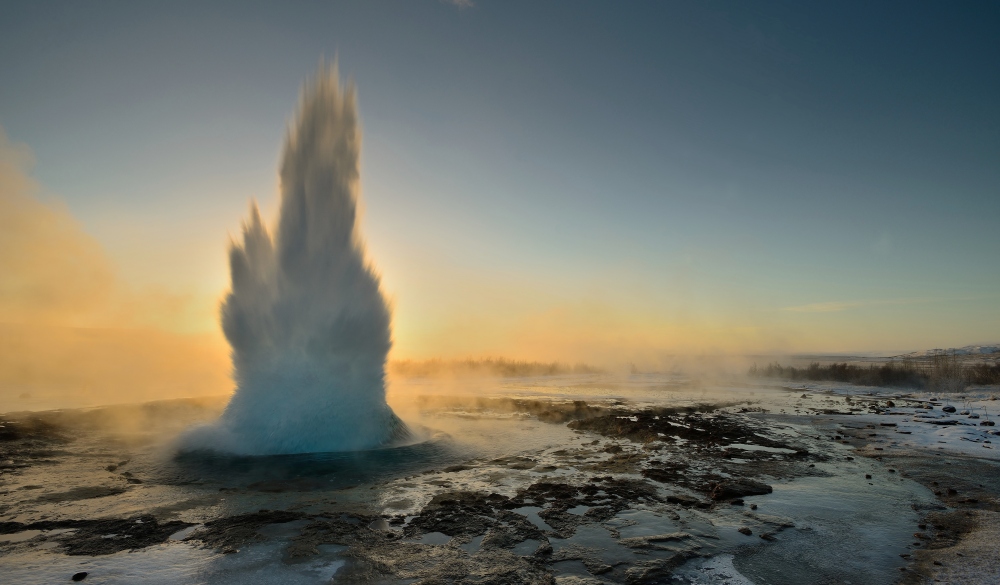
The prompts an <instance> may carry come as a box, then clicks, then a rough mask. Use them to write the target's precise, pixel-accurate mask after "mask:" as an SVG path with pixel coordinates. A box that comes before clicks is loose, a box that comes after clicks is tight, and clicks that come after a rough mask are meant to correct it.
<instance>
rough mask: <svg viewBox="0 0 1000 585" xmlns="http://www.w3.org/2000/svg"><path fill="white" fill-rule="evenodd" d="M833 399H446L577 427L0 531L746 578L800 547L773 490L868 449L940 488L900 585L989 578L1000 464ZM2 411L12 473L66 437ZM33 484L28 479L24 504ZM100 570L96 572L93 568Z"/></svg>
mask: <svg viewBox="0 0 1000 585" xmlns="http://www.w3.org/2000/svg"><path fill="white" fill-rule="evenodd" d="M821 400H823V401H829V402H830V404H829V405H827V404H823V405H812V406H811V407H810V408H811V409H812V410H811V412H810V413H809V414H810V415H812V416H813V420H812V422H813V424H814V426H805V427H802V428H793V427H794V425H793V424H792V422H790V421H798V422H803V421H802V420H800V419H799V418H797V417H795V416H789V415H787V414H786V415H780V414H776V413H766V412H762V410H765V409H763V408H761V407H759V406H757V407H755V406H752V405H734V404H728V403H725V404H716V405H708V404H706V405H695V406H687V407H683V408H651V407H643V408H637V407H634V406H630V405H629V404H627V403H624V402H617V403H616V402H605V403H599V404H598V403H593V404H591V403H587V402H583V401H551V400H519V399H507V398H503V399H495V400H494V399H469V398H442V397H435V398H432V399H427V400H425V401H424V402H423V404H422V407H423V408H425V409H428V410H434V411H435V412H438V413H444V414H448V413H450V414H451V415H454V416H461V417H471V418H475V417H477V416H484V413H489V414H496V413H502V414H514V415H516V416H518V417H523V418H530V419H532V420H536V421H541V422H543V423H545V424H550V425H563V426H566V427H568V429H570V430H571V431H572V435H571V436H572V437H573V440H572V441H562V442H561V443H560V444H557V445H552V446H548V447H546V448H541V449H537V450H534V451H528V452H523V451H522V452H517V451H518V450H517V449H513V450H512V451H514V452H515V453H513V454H510V455H506V456H502V457H492V458H489V457H487V458H483V457H478V458H477V457H473V458H469V459H467V460H462V461H458V462H455V463H453V464H451V465H446V466H443V467H439V468H431V469H424V470H422V471H420V472H419V473H416V474H410V475H406V476H402V477H396V478H391V479H387V480H385V481H382V482H378V483H376V484H373V485H363V486H358V487H351V488H349V489H345V488H339V491H337V492H336V493H333V492H326V491H324V488H323V487H322V482H319V481H318V480H316V479H314V478H308V477H306V478H302V477H292V478H285V479H279V480H266V481H262V482H256V483H253V484H249V485H244V486H238V487H219V488H218V494H219V495H218V496H217V499H216V500H211V502H212V505H205V506H202V507H193V506H181V505H178V506H175V507H173V508H170V507H161V508H160V509H159V510H158V511H157V512H156V513H152V514H151V513H137V514H133V515H124V516H121V515H119V516H115V517H84V518H70V517H65V514H62V515H56V517H53V518H33V519H29V518H28V517H27V516H28V515H26V514H24V513H21V514H20V515H19V514H18V510H15V509H11V505H10V504H6V503H5V504H4V505H3V507H0V513H3V514H7V515H8V517H9V518H17V519H8V520H6V521H3V522H0V535H6V537H5V538H6V540H5V541H0V546H2V547H3V549H2V552H0V564H3V563H4V561H5V559H10V558H16V555H18V554H26V551H31V550H44V551H47V552H48V553H58V554H62V555H66V556H86V557H97V556H101V555H113V554H116V553H120V552H122V551H142V550H145V549H150V548H151V547H156V546H165V545H169V544H170V543H171V542H186V543H189V544H193V545H196V546H199V547H204V548H205V549H208V550H211V551H215V552H216V553H218V554H222V555H236V556H237V558H238V556H239V555H241V554H244V551H246V550H250V549H251V548H252V547H254V546H256V545H258V544H259V543H262V542H265V541H268V540H269V539H273V538H274V537H273V536H269V532H268V530H269V527H273V526H285V527H286V528H285V529H284V532H282V534H283V536H282V538H283V540H282V542H284V543H285V544H284V545H282V547H283V548H282V550H283V552H282V560H281V562H283V563H291V564H294V563H301V562H305V561H308V560H309V559H310V558H314V557H318V556H321V555H324V554H328V553H329V551H331V550H334V551H336V554H337V555H339V558H342V559H343V560H344V561H345V562H343V563H342V564H341V565H338V567H337V569H336V572H335V580H336V582H344V583H383V582H384V583H400V582H405V583H418V584H423V585H429V584H436V583H469V584H471V583H476V584H497V585H500V584H508V583H509V584H514V583H561V584H564V585H571V584H574V583H575V584H597V583H710V582H711V583H724V582H733V583H735V582H739V581H738V579H739V578H742V577H741V576H739V574H738V573H735V574H733V575H728V574H725V573H724V572H719V571H718V570H716V574H715V576H713V575H712V570H713V567H712V566H710V564H708V560H710V559H716V558H722V557H720V556H719V555H731V554H735V553H736V552H737V551H740V550H757V549H760V550H766V547H767V546H769V544H770V543H774V542H777V541H782V540H784V541H786V542H787V543H793V542H794V538H796V536H795V533H798V532H802V531H805V533H808V532H809V531H810V530H814V529H813V528H812V527H811V526H808V525H804V524H803V522H801V521H800V520H799V519H796V518H794V517H788V516H782V515H775V514H769V513H768V511H767V506H766V505H765V504H763V502H764V501H765V500H766V496H767V495H768V494H771V493H772V492H773V491H774V486H776V485H778V483H781V484H782V485H790V484H794V483H795V481H801V480H803V479H805V478H813V479H815V480H817V481H821V482H822V481H826V480H829V481H835V480H836V479H837V475H838V474H842V473H845V472H846V473H855V472H856V473H861V472H862V471H863V470H862V469H861V468H860V467H858V470H857V471H855V470H854V469H853V468H845V467H843V466H845V465H847V466H856V465H859V464H860V459H861V458H862V457H868V458H871V460H872V461H873V462H874V463H876V464H878V465H880V466H881V467H883V468H884V474H883V475H886V476H889V475H891V474H898V476H899V477H900V478H902V479H907V480H912V481H914V482H917V483H919V484H920V485H923V486H926V487H927V488H928V489H929V490H931V492H933V493H934V494H935V495H936V496H937V498H938V501H937V503H934V504H930V505H927V504H919V505H918V504H916V503H915V504H913V508H914V509H915V510H916V512H915V517H919V522H920V524H919V525H916V526H914V532H913V537H912V538H913V540H912V542H911V543H910V544H907V545H906V546H907V548H908V550H907V552H901V553H900V556H899V561H898V565H899V566H898V569H900V570H899V573H898V574H899V579H900V580H901V581H900V582H902V583H923V582H934V580H935V579H939V580H941V581H943V582H955V583H959V582H996V580H990V579H992V577H989V578H987V579H986V580H981V581H975V580H974V577H975V576H979V577H982V576H983V575H989V576H996V575H997V566H996V560H995V559H996V558H997V555H996V552H997V528H996V527H997V514H998V513H1000V510H998V507H1000V499H998V489H1000V473H997V469H996V464H995V463H993V462H989V461H983V460H977V459H971V458H962V457H943V456H940V455H928V454H926V453H925V452H921V451H919V450H918V449H913V450H907V451H905V452H904V451H899V452H898V453H897V452H895V450H894V452H893V453H891V454H890V453H887V452H886V451H885V447H876V446H874V445H875V444H876V443H877V442H878V440H879V439H880V435H884V433H886V432H887V431H886V429H889V428H891V427H882V426H879V424H876V423H867V424H863V423H861V422H854V421H855V420H856V419H858V416H859V414H867V413H871V412H878V411H880V410H885V409H887V408H889V407H886V406H885V404H884V403H881V404H880V403H878V401H874V400H860V399H857V398H853V399H850V400H848V401H847V403H845V404H843V405H842V406H838V405H835V404H833V403H835V402H837V401H842V400H843V399H842V398H840V397H830V396H823V397H821ZM801 402H802V400H800V401H799V403H801ZM838 404H839V403H838ZM792 408H795V406H794V405H793V406H789V409H792ZM805 408H806V407H805V406H802V407H801V409H805ZM914 408H916V407H914ZM798 416H799V417H801V415H798ZM851 417H854V418H851ZM0 424H2V425H3V426H2V427H0V465H2V471H3V473H4V476H2V478H3V479H5V480H7V481H5V482H4V484H5V485H10V484H11V483H12V482H10V481H9V480H10V478H11V477H14V476H16V475H17V474H19V473H21V472H22V471H24V470H26V469H30V468H32V467H39V466H45V465H47V464H48V463H47V462H49V461H53V460H56V459H58V457H59V456H60V453H63V452H66V451H67V450H70V451H71V450H72V449H73V441H74V439H73V437H72V433H71V432H69V431H68V430H67V428H66V427H65V426H60V425H59V424H56V423H53V422H51V421H46V420H45V418H44V417H23V418H21V419H19V420H15V419H12V418H8V419H7V420H4V421H3V422H2V423H0ZM803 429H805V430H803ZM882 438H884V437H882ZM876 449H878V450H876ZM129 468H130V465H129V461H127V460H120V461H116V462H113V463H109V464H107V465H106V472H107V473H108V474H112V475H113V476H114V477H116V478H117V479H116V480H115V482H114V483H112V484H110V485H105V486H96V487H95V486H81V487H77V488H72V489H70V490H65V491H62V492H55V493H52V492H47V493H45V495H44V498H47V499H48V501H49V503H53V502H55V503H56V504H59V503H73V502H77V501H80V500H91V499H92V500H95V501H101V499H104V498H107V499H109V500H111V499H114V498H116V497H118V498H120V497H124V496H122V494H133V493H138V492H134V490H137V489H147V488H150V487H151V486H150V485H149V483H150V482H151V480H150V478H148V477H146V478H145V479H144V478H140V477H138V476H137V475H136V474H133V473H132V472H131V471H129ZM845 469H850V470H849V471H845ZM869 477H870V476H869ZM880 477H881V476H880ZM153 481H154V482H155V480H153ZM875 481H877V480H875ZM143 482H146V483H145V484H144V483H143ZM869 485H873V486H874V481H873V482H870V483H869ZM0 489H2V488H0ZM30 489H31V486H30V485H20V486H19V487H17V490H18V493H19V495H20V498H21V500H22V501H23V500H24V498H23V494H24V493H27V492H29V491H30ZM74 490H76V491H74ZM95 490H96V491H95ZM101 490H104V491H101ZM261 494H265V495H268V496H269V497H270V496H271V495H273V497H274V498H275V499H273V500H270V501H273V502H284V503H285V504H286V505H285V506H284V507H282V508H281V509H260V510H256V511H240V512H239V513H228V514H227V513H226V509H227V508H226V507H225V506H221V505H219V503H220V502H222V501H224V500H227V499H228V500H230V501H231V500H232V499H234V498H237V499H239V498H242V499H243V500H247V501H249V500H250V499H251V498H256V497H259V496H260V495H261ZM306 496H308V497H306ZM206 501H207V500H206ZM254 501H256V500H254ZM261 501H263V500H261ZM914 501H915V502H916V500H914ZM34 505H36V506H37V505H40V504H39V503H38V502H35V503H34ZM25 509H30V508H25ZM192 510H193V511H192ZM727 558H732V557H727ZM740 558H741V557H739V556H737V561H738V563H737V564H739V559H740ZM729 566H730V567H732V565H729ZM692 567H694V568H692ZM699 571H700V572H699ZM732 571H735V569H732ZM69 576H70V575H67V578H69ZM979 577H975V578H979ZM88 578H89V579H90V580H92V581H93V580H94V579H99V575H97V574H91V575H89V577H88V576H84V577H81V579H88ZM328 578H329V577H327V579H328ZM831 578H832V577H831ZM726 579H737V581H727V580H726ZM822 579H826V577H823V578H822ZM822 579H820V578H818V577H817V580H816V581H812V582H824V581H823V580H822ZM970 579H971V580H970ZM745 582H749V581H745ZM762 582H763V581H762ZM774 582H780V581H774ZM789 582H795V581H789ZM799 582H810V581H808V580H807V581H799ZM831 582H832V581H831Z"/></svg>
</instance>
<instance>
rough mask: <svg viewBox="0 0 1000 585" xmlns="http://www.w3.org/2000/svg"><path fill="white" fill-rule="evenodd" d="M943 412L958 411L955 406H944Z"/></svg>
mask: <svg viewBox="0 0 1000 585" xmlns="http://www.w3.org/2000/svg"><path fill="white" fill-rule="evenodd" d="M941 410H943V411H944V412H948V413H952V412H955V411H956V410H957V409H956V408H955V407H954V406H942V407H941ZM966 414H968V413H966Z"/></svg>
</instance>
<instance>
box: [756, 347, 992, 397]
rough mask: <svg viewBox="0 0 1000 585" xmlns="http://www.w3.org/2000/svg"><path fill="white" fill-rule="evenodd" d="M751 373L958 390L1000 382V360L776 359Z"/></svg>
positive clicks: (760, 375) (938, 357) (936, 358)
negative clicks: (785, 362) (795, 362)
mask: <svg viewBox="0 0 1000 585" xmlns="http://www.w3.org/2000/svg"><path fill="white" fill-rule="evenodd" d="M749 374H750V375H751V376H753V377H759V378H783V379H785V380H811V381H831V382H847V383H850V384H858V385H861V386H894V387H902V388H914V389H919V390H934V391H940V392H947V391H953V392H957V391H960V390H964V389H965V388H968V387H969V386H989V385H1000V363H997V364H992V365H991V364H984V363H977V364H963V363H962V362H961V361H960V360H959V359H957V358H956V357H955V356H954V355H950V356H948V355H942V356H935V357H933V358H932V359H930V360H924V361H921V362H916V361H913V360H905V359H904V360H901V361H892V362H887V363H884V364H881V365H876V364H872V365H869V366H856V365H851V364H847V363H834V364H829V365H821V364H819V363H815V362H814V363H812V364H809V367H807V368H796V367H792V366H782V365H780V364H779V363H778V362H772V363H770V364H767V365H766V366H764V367H763V368H760V367H757V364H754V365H753V367H751V368H750V372H749Z"/></svg>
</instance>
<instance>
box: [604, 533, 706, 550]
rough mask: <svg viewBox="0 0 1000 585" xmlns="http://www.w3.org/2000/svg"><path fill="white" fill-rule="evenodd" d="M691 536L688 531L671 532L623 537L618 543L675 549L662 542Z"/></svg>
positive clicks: (628, 545)
mask: <svg viewBox="0 0 1000 585" xmlns="http://www.w3.org/2000/svg"><path fill="white" fill-rule="evenodd" d="M689 538H691V535H690V534H688V533H686V532H671V533H669V534H654V535H651V536H635V537H632V538H622V539H620V540H619V541H618V544H620V545H622V546H625V547H628V548H639V549H660V550H673V549H672V548H669V547H664V546H662V543H665V542H678V541H683V540H687V539H689Z"/></svg>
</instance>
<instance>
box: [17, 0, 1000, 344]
mask: <svg viewBox="0 0 1000 585" xmlns="http://www.w3.org/2000/svg"><path fill="white" fill-rule="evenodd" d="M998 25H1000V9H998V8H997V7H996V5H995V4H991V3H964V4H962V5H956V4H946V3H937V2H926V3H924V2H898V3H891V2H880V3H865V2H837V3H832V2H831V3H800V2H759V3H748V2H697V3H696V2H632V3H622V2H566V3H556V2H511V1H504V2H499V1H497V2H490V1H486V0H478V1H476V2H474V3H473V4H472V5H470V6H460V5H456V4H453V3H448V2H440V1H436V0H427V1H417V0H410V1H404V2H378V1H373V2H297V3H292V4H289V3H249V2H238V3H204V2H199V3H188V4H185V3H169V4H166V3H164V4H162V5H155V4H153V3H136V2H120V3H115V2H101V3H88V4H85V3H73V2H66V3H57V2H53V3H16V2H14V3H8V7H7V8H6V9H5V18H3V19H2V21H0V126H2V127H3V128H4V130H5V131H6V133H7V135H8V138H9V139H10V140H11V141H13V142H17V143H23V144H25V145H27V146H28V147H29V148H30V149H31V150H32V151H33V152H34V156H35V164H34V167H33V168H32V170H31V174H32V175H33V176H34V177H35V178H36V179H37V180H38V181H39V182H40V183H41V184H42V185H43V186H44V187H45V189H46V191H47V192H49V193H52V194H54V195H56V196H58V197H59V198H61V199H62V200H63V201H65V202H66V204H67V205H68V207H69V209H70V211H71V212H72V213H73V215H74V216H75V217H77V218H78V219H79V220H80V221H81V222H82V224H83V226H84V228H85V229H86V231H87V232H88V233H90V234H91V235H93V236H94V237H95V238H97V240H98V241H99V242H101V243H102V245H103V246H104V248H105V249H106V251H107V254H108V255H109V257H110V258H111V259H112V260H113V261H114V263H115V265H116V266H117V267H118V270H119V271H120V273H121V275H122V277H123V278H124V279H125V280H126V281H128V282H130V283H132V284H133V285H134V286H136V287H142V286H158V287H165V288H167V289H170V290H172V291H175V292H177V293H178V294H190V295H192V298H196V299H202V300H200V301H196V302H200V303H202V304H203V305H204V306H205V307H207V309H206V314H209V315H211V314H212V313H213V312H214V303H215V302H216V300H217V298H218V295H219V294H221V291H222V290H223V289H224V288H225V286H226V279H227V274H226V268H225V246H226V242H227V237H228V236H227V233H235V231H236V230H237V229H238V227H239V222H240V221H241V219H242V218H243V217H244V216H245V214H246V209H247V205H248V200H249V199H250V198H251V197H254V198H257V199H258V200H260V202H261V204H262V207H263V209H264V210H265V212H268V211H271V212H273V211H274V210H275V208H276V205H275V203H276V201H275V197H276V180H277V179H276V164H277V160H278V154H279V150H280V146H281V140H282V136H283V133H284V128H285V125H286V123H287V121H288V120H289V118H290V116H291V113H292V111H293V109H294V105H295V102H296V99H297V94H298V91H299V87H300V85H301V83H302V81H303V80H304V79H305V78H307V77H308V76H309V75H311V74H312V73H313V72H314V71H315V70H316V68H317V65H318V63H319V61H320V59H321V58H322V57H324V56H325V57H326V58H327V59H332V58H334V57H336V58H337V59H338V60H339V63H340V69H341V72H342V73H343V74H345V75H350V76H351V77H353V78H354V80H355V81H356V83H357V85H358V92H359V103H360V108H361V114H362V123H363V130H364V154H363V166H364V169H363V177H362V182H363V189H364V201H365V209H366V216H365V233H366V236H367V239H368V242H369V248H370V252H371V255H372V257H373V259H374V261H375V262H376V263H377V264H378V265H379V267H380V268H381V269H382V272H383V274H384V276H385V283H386V287H387V288H388V290H389V291H390V292H391V294H392V295H393V297H394V299H395V303H396V305H395V306H396V323H397V350H398V351H400V352H401V355H413V356H424V355H438V354H462V355H466V354H477V353H505V354H509V355H518V354H523V355H526V354H527V353H532V355H534V354H537V353H539V352H541V353H543V354H544V353H545V352H546V351H548V352H549V353H548V354H546V355H545V356H543V357H553V358H565V357H571V356H572V355H573V354H574V352H579V353H582V354H585V357H590V356H591V355H592V354H595V353H600V352H602V351H606V349H607V348H608V347H629V348H634V349H637V350H638V349H639V348H645V349H656V350H657V351H664V352H683V351H685V350H686V349H690V350H692V351H708V350H712V349H713V348H715V349H720V350H727V351H728V350H741V351H763V350H771V349H788V350H803V351H842V350H858V351H862V350H882V351H894V350H897V349H898V350H906V349H919V348H922V347H927V346H948V345H964V344H967V343H976V342H988V341H996V340H997V339H1000V309H998V307H1000V270H997V268H996V262H997V258H998V253H1000V230H998V229H997V227H998V220H1000V110H998V108H997V107H996V103H997V96H998V95H1000V63H998V60H1000V36H998V35H997V34H996V31H997V30H998ZM595 315H602V317H600V318H597V317H595ZM579 323H583V324H589V325H588V327H587V328H586V329H587V332H586V334H581V335H582V337H583V338H585V340H586V343H583V342H581V343H573V342H572V340H567V339H565V336H564V335H560V334H558V333H556V332H554V331H550V330H552V329H561V328H562V329H565V328H567V326H568V325H567V324H579ZM204 327H206V328H210V327H215V324H214V317H209V318H206V319H205V322H204ZM570 328H571V327H570ZM633 331H634V332H635V334H634V335H631V334H630V332H633ZM602 332H604V333H602ZM608 332H613V333H608ZM546 348H547V349H546ZM529 350H530V351H529Z"/></svg>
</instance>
